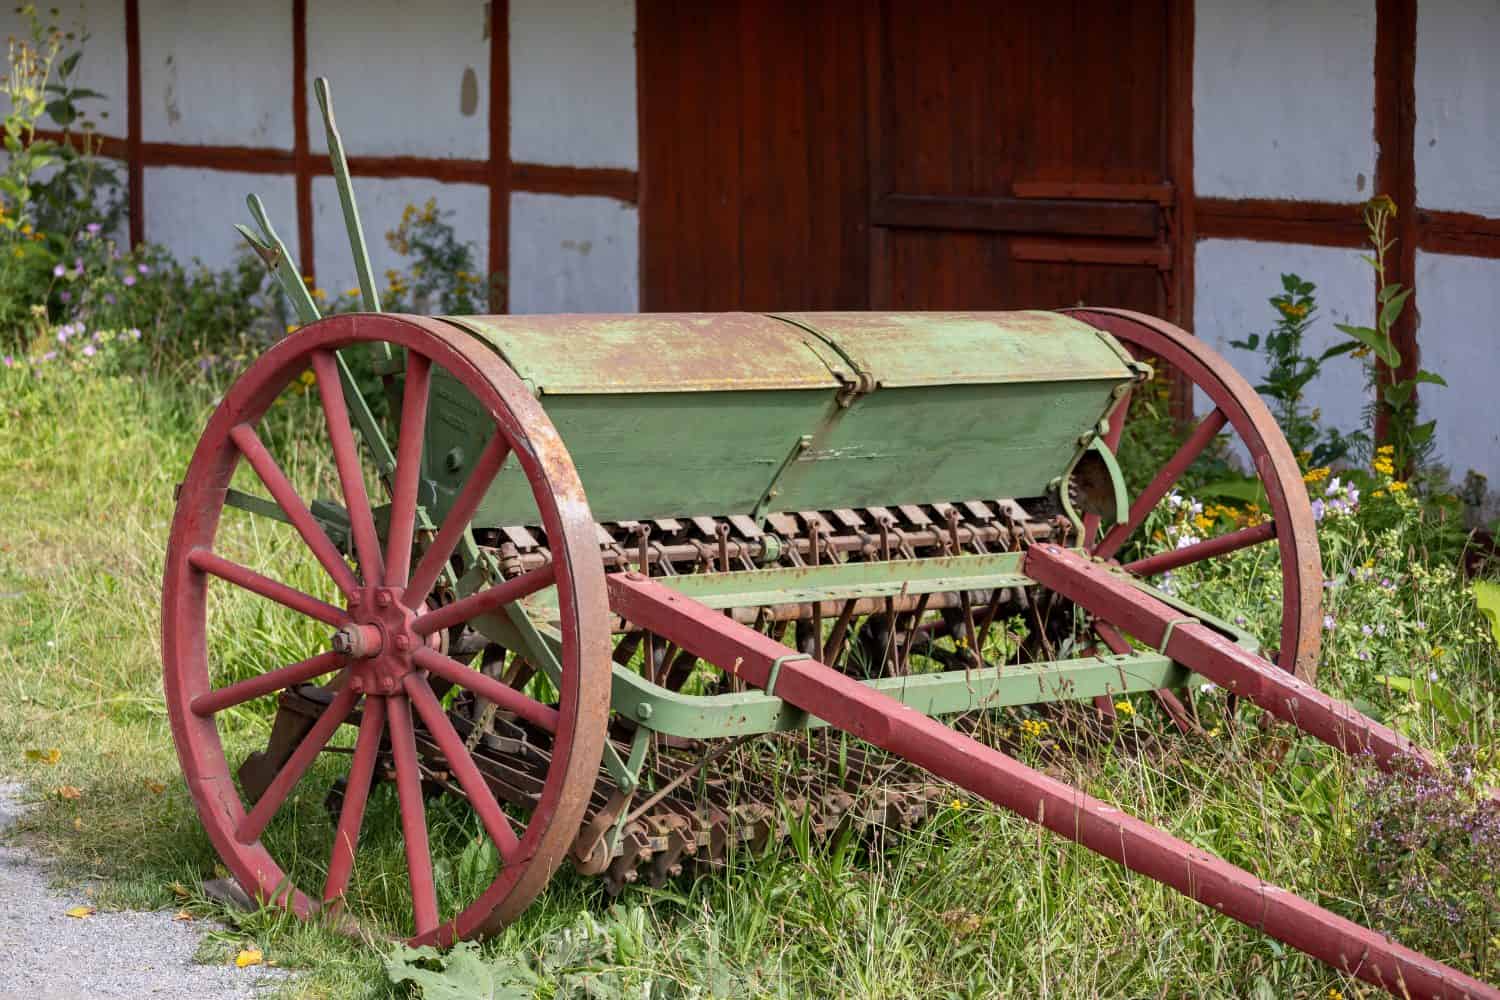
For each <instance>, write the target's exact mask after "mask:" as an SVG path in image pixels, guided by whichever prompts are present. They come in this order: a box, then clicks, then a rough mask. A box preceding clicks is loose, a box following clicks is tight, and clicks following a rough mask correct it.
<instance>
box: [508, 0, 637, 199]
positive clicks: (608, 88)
mask: <svg viewBox="0 0 1500 1000" xmlns="http://www.w3.org/2000/svg"><path fill="white" fill-rule="evenodd" d="M635 96H636V86H635V3H634V0H564V2H558V0H511V2H510V153H511V158H512V159H513V160H516V161H518V162H522V163H553V164H559V165H562V166H574V167H627V168H630V169H634V168H635V165H636V161H637V158H638V157H637V155H636V150H637V142H636V101H635Z"/></svg>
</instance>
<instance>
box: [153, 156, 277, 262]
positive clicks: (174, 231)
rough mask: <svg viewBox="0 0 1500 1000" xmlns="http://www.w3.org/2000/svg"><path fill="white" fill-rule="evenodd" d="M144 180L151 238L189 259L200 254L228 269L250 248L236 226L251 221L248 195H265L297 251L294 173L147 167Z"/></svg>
mask: <svg viewBox="0 0 1500 1000" xmlns="http://www.w3.org/2000/svg"><path fill="white" fill-rule="evenodd" d="M144 182H145V211H146V239H147V241H149V242H152V243H164V244H166V245H167V246H168V247H169V248H170V249H171V250H172V252H173V253H174V254H175V255H176V256H177V258H178V259H179V260H181V261H182V262H183V263H187V262H189V261H191V260H193V259H194V258H196V259H198V260H200V261H202V262H203V263H204V264H206V265H208V266H209V267H212V268H224V267H228V266H229V265H230V264H231V263H233V261H234V259H235V257H236V256H238V255H239V254H240V253H243V252H245V250H246V249H248V245H247V244H246V243H245V240H244V238H243V237H242V236H240V234H239V233H237V232H236V231H235V229H234V226H235V223H243V224H245V225H250V223H251V218H250V210H249V209H248V208H246V207H245V196H246V195H248V194H258V195H260V198H261V200H262V201H263V202H265V205H266V212H267V214H268V215H269V216H270V217H271V224H272V225H273V226H275V227H276V231H277V233H278V235H280V236H281V238H282V240H283V241H285V242H286V243H287V245H288V246H289V247H291V248H292V249H293V252H295V248H296V245H297V214H296V190H295V184H294V182H293V180H292V178H291V177H290V176H273V175H267V174H242V173H229V172H226V171H222V170H200V169H197V168H189V167H147V168H146V171H145V177H144Z"/></svg>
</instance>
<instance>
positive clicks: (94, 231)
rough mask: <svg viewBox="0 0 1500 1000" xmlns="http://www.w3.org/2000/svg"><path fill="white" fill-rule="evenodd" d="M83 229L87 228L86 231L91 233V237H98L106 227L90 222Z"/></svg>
mask: <svg viewBox="0 0 1500 1000" xmlns="http://www.w3.org/2000/svg"><path fill="white" fill-rule="evenodd" d="M83 228H85V229H87V230H88V231H89V235H90V236H98V235H99V233H100V231H101V230H102V229H103V228H104V227H103V226H101V225H99V223H97V222H90V223H89V224H88V225H87V226H84V227H83Z"/></svg>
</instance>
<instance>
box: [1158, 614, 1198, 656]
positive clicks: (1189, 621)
mask: <svg viewBox="0 0 1500 1000" xmlns="http://www.w3.org/2000/svg"><path fill="white" fill-rule="evenodd" d="M1199 624H1202V623H1201V622H1199V621H1198V619H1196V618H1173V619H1172V620H1171V621H1169V622H1167V624H1166V627H1164V628H1163V629H1162V633H1161V645H1160V646H1157V647H1156V651H1157V652H1158V653H1160V654H1161V655H1163V656H1166V655H1167V644H1168V643H1170V642H1171V641H1172V630H1173V629H1175V628H1176V627H1177V626H1179V625H1199Z"/></svg>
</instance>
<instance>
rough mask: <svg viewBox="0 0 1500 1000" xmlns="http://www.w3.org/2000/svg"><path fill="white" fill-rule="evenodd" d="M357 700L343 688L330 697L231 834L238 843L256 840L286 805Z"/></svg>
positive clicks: (351, 692)
mask: <svg viewBox="0 0 1500 1000" xmlns="http://www.w3.org/2000/svg"><path fill="white" fill-rule="evenodd" d="M358 697H359V695H358V693H357V692H356V691H355V690H354V689H353V688H352V687H350V686H348V685H347V684H346V685H345V686H343V687H341V688H339V690H338V694H336V695H334V696H333V701H332V702H330V703H329V705H328V707H327V708H325V709H323V714H322V715H320V716H318V721H317V723H316V724H314V725H313V727H312V729H311V730H309V732H308V734H307V736H306V737H304V738H303V740H302V742H301V743H299V744H297V749H296V751H294V752H293V753H292V756H291V757H290V759H288V760H287V762H286V763H285V764H283V765H282V766H281V770H280V771H277V772H276V777H275V778H273V779H272V780H271V784H270V785H268V786H267V787H266V790H265V792H264V794H262V795H261V797H260V800H259V801H257V802H256V803H255V808H254V809H252V810H251V811H250V814H249V815H248V816H246V817H245V818H244V819H243V820H242V821H241V822H240V825H239V828H238V829H236V830H235V832H234V835H235V837H236V839H238V840H239V842H240V843H242V844H253V843H255V841H256V840H258V839H259V838H260V835H261V833H262V832H263V831H264V830H265V828H266V824H267V823H269V822H271V818H272V817H273V816H275V815H276V811H277V810H278V809H280V808H281V804H282V803H283V802H285V801H286V797H287V794H288V793H289V792H291V790H292V787H293V786H294V785H296V784H297V782H298V781H300V780H302V775H303V773H304V772H306V770H307V768H308V766H309V765H311V764H312V762H313V760H314V758H316V757H317V756H318V754H320V753H322V752H323V748H324V747H325V746H327V745H328V741H329V740H330V739H331V738H332V737H333V734H334V733H335V732H336V731H337V730H338V728H339V726H341V725H343V724H344V720H345V719H347V718H348V717H349V713H350V712H351V711H353V709H354V701H355V699H356V698H358Z"/></svg>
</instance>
